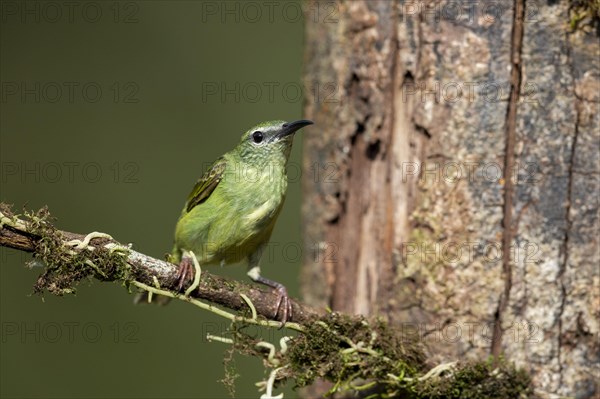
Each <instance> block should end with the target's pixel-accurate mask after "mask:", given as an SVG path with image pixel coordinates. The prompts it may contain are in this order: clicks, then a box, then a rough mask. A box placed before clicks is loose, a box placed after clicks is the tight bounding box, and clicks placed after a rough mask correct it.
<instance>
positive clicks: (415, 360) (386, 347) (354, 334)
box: [286, 313, 425, 393]
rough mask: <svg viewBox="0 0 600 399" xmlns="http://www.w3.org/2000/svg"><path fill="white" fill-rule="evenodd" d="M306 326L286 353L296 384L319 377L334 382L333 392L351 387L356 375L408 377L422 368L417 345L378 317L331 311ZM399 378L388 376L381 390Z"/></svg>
mask: <svg viewBox="0 0 600 399" xmlns="http://www.w3.org/2000/svg"><path fill="white" fill-rule="evenodd" d="M307 328H308V329H307V331H306V332H305V333H303V334H300V335H299V336H298V337H297V338H295V339H294V340H293V341H292V343H291V344H290V351H289V352H288V354H287V356H286V358H287V359H286V360H287V361H288V362H289V365H290V367H291V370H292V376H293V378H294V381H295V383H296V385H297V386H299V387H302V386H305V385H309V384H311V383H312V382H313V381H314V380H315V379H316V378H324V379H327V380H329V381H331V382H333V383H334V384H335V385H334V388H333V389H332V393H333V391H338V390H339V391H344V390H352V389H353V387H354V388H355V387H356V384H357V381H377V382H379V381H390V375H395V376H404V377H410V376H414V375H417V373H418V372H420V371H422V370H423V369H424V362H425V356H424V353H423V351H422V348H421V346H420V345H419V344H418V343H417V342H414V341H409V340H406V339H404V338H403V337H402V335H401V334H399V333H398V332H397V331H394V329H392V328H391V327H390V326H389V325H388V324H387V323H385V322H384V321H382V320H376V321H373V322H368V321H367V320H366V319H364V318H362V317H352V316H347V315H340V314H337V313H332V314H329V315H327V316H325V317H323V318H321V319H320V320H318V321H316V322H314V323H311V324H310V325H309V326H307ZM399 382H400V383H401V382H402V379H400V380H397V379H396V380H394V379H392V381H391V383H390V384H387V386H384V389H383V391H388V393H391V392H393V391H396V390H397V389H398V388H399V387H400V386H401V384H399ZM353 384H354V385H353ZM384 385H386V384H384ZM367 386H369V385H368V384H367ZM386 388H389V389H386Z"/></svg>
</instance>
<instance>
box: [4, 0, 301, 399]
mask: <svg viewBox="0 0 600 399" xmlns="http://www.w3.org/2000/svg"><path fill="white" fill-rule="evenodd" d="M249 4H250V6H249ZM271 4H272V5H267V4H265V3H262V2H258V3H256V2H251V3H246V2H234V1H226V2H213V1H210V2H200V1H137V2H130V1H123V2H118V1H95V2H94V1H92V2H82V3H69V2H42V1H27V2H21V1H4V0H3V1H1V2H0V11H1V14H0V21H1V28H0V80H1V92H0V95H1V98H0V106H1V110H0V146H1V150H0V156H1V159H0V161H1V163H0V165H1V167H2V169H1V179H2V180H1V189H0V200H1V201H3V202H8V203H12V204H14V207H15V210H16V211H18V212H20V211H21V210H22V207H23V206H26V207H27V209H38V208H40V207H42V206H44V205H48V207H49V209H50V211H51V213H52V215H53V216H55V217H56V218H57V219H58V220H57V226H58V227H59V228H61V229H64V230H68V231H74V232H79V233H86V232H91V231H102V232H107V233H110V234H111V235H112V236H113V237H114V238H115V239H117V240H120V241H121V242H124V243H129V242H130V243H133V246H134V248H135V249H137V250H139V251H141V252H144V253H146V254H149V255H152V256H155V257H159V258H163V257H164V254H165V253H167V252H169V251H170V249H171V245H172V235H173V229H174V225H175V222H176V219H177V217H178V215H179V212H180V209H181V207H182V205H183V203H184V201H185V198H186V196H187V194H188V192H189V191H190V190H191V188H192V186H193V185H194V183H195V181H196V179H197V178H199V177H200V175H201V174H202V172H203V170H204V169H205V168H206V167H207V165H208V164H210V162H212V161H213V160H214V159H215V158H217V157H218V156H219V155H221V154H222V153H224V152H225V151H228V150H229V149H230V148H232V147H233V146H234V145H235V144H236V143H237V142H238V140H239V136H240V135H241V133H242V132H243V131H245V130H246V129H248V128H249V127H251V126H252V125H253V124H255V123H257V122H260V121H263V120H270V119H285V120H292V119H299V118H301V117H302V116H303V115H302V92H301V91H299V89H300V75H301V70H302V65H301V62H302V54H303V53H302V52H303V49H302V45H303V23H304V22H303V18H302V16H301V15H299V11H300V10H301V5H300V4H299V3H294V2H287V1H286V2H271ZM290 4H291V5H290ZM306 131H308V132H309V133H308V134H310V130H307V129H305V132H306ZM301 136H302V135H301V134H300V135H298V136H297V138H296V142H295V144H294V150H293V152H292V156H291V163H292V165H293V170H294V176H290V186H289V190H288V197H287V202H286V204H285V207H284V209H283V212H282V214H281V216H280V218H279V221H278V224H277V227H276V229H275V232H274V234H273V241H275V242H276V243H277V245H274V246H273V247H272V248H273V250H272V251H271V253H270V254H268V255H266V256H265V257H264V259H263V272H264V275H265V276H267V277H269V278H272V279H274V280H277V281H281V282H282V283H285V284H286V285H287V286H288V288H289V290H290V293H291V295H293V296H297V294H298V287H297V285H298V274H299V265H300V256H301V254H300V253H299V251H300V248H301V245H300V179H299V175H298V173H299V167H298V165H299V164H300V156H301V154H300V150H301V144H302V143H301V140H302V139H301ZM27 260H29V256H27V255H25V254H22V253H19V252H17V251H12V250H8V249H4V248H2V249H0V263H1V267H0V284H1V286H0V298H1V305H0V312H1V314H0V318H1V326H2V340H1V346H0V350H1V361H0V367H1V370H0V387H1V388H0V394H1V396H2V397H6V398H8V397H14V398H25V397H27V398H32V397H33V398H36V397H45V398H66V397H77V398H86V397H120V398H125V397H149V398H154V397H155V398H159V397H160V398H163V397H195V398H215V397H228V393H227V390H226V389H225V387H224V386H223V384H221V383H219V382H218V380H220V379H221V378H223V376H224V368H223V358H224V356H225V350H226V349H227V347H226V345H224V344H221V343H209V342H207V341H206V339H205V336H206V334H207V333H212V334H219V333H220V332H223V331H225V330H226V329H227V327H228V323H227V322H226V321H225V320H223V319H220V318H217V317H216V316H215V317H213V316H212V315H210V314H207V313H206V312H202V311H199V310H197V309H195V308H194V307H192V306H190V305H186V304H182V303H172V304H171V305H169V306H168V307H163V308H161V307H154V306H139V307H136V306H134V305H133V304H132V296H131V295H129V294H128V293H127V292H126V290H124V289H123V288H121V287H120V286H118V285H115V284H108V283H105V284H102V283H99V282H92V283H83V284H82V285H80V286H79V289H78V293H77V295H76V296H68V297H63V298H56V297H52V296H50V295H46V296H45V298H44V299H45V300H44V301H43V300H42V298H41V297H38V296H30V293H31V290H32V284H33V283H34V281H35V279H36V276H37V275H38V274H39V270H36V269H34V270H28V269H26V268H24V266H23V265H24V263H25V262H26V261H27ZM212 271H213V272H216V273H220V274H223V275H228V276H231V277H233V278H236V279H242V280H245V281H248V280H247V277H246V275H245V272H246V269H245V266H235V267H230V268H218V267H215V268H213V269H212ZM256 333H259V332H258V331H256ZM262 333H263V334H264V336H266V338H270V339H277V337H278V336H279V335H280V334H281V333H280V332H273V331H267V332H264V331H263V332H262ZM235 362H236V367H237V371H238V373H239V374H240V377H239V379H238V380H237V381H236V394H235V396H236V397H258V396H259V394H258V392H257V389H256V387H255V386H254V383H255V382H258V381H260V380H262V379H263V378H265V377H266V376H265V375H264V371H263V367H262V365H261V362H260V361H259V360H258V359H254V358H244V357H236V358H235ZM279 391H280V390H276V393H278V392H279ZM294 396H296V394H295V393H294V392H293V391H291V387H286V397H288V398H289V397H294Z"/></svg>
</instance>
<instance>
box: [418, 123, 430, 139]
mask: <svg viewBox="0 0 600 399" xmlns="http://www.w3.org/2000/svg"><path fill="white" fill-rule="evenodd" d="M415 130H416V131H417V132H419V133H421V134H422V135H423V136H425V137H427V138H428V139H430V138H431V133H429V130H427V129H426V128H425V127H423V126H421V125H417V124H416V123H415Z"/></svg>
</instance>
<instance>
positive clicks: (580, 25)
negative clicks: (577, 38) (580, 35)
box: [569, 0, 600, 31]
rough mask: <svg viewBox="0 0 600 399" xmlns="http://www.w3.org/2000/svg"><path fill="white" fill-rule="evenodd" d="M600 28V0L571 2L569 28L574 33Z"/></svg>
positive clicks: (571, 0)
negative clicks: (588, 28) (590, 28)
mask: <svg viewBox="0 0 600 399" xmlns="http://www.w3.org/2000/svg"><path fill="white" fill-rule="evenodd" d="M588 26H590V27H593V28H595V29H599V28H600V0H570V1H569V27H570V28H571V30H572V31H575V30H578V29H585V28H586V27H588Z"/></svg>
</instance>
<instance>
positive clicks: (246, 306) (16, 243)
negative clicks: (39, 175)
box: [0, 203, 534, 398]
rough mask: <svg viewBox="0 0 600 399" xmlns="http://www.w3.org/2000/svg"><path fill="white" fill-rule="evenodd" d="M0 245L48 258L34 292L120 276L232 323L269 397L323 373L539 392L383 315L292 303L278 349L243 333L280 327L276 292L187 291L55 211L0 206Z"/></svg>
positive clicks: (450, 393)
mask: <svg viewBox="0 0 600 399" xmlns="http://www.w3.org/2000/svg"><path fill="white" fill-rule="evenodd" d="M0 246H4V247H9V248H14V249H17V250H21V251H26V252H30V253H32V254H33V261H32V262H30V264H36V263H40V264H43V265H44V271H43V273H42V274H41V275H40V276H39V277H38V280H37V282H36V283H35V285H34V291H35V292H44V291H48V292H50V293H52V294H56V295H64V294H68V293H73V292H74V291H75V286H76V284H77V283H78V282H79V281H81V280H83V279H87V278H95V279H98V280H100V281H118V282H120V283H122V284H123V285H125V286H126V287H130V286H131V285H133V286H136V287H138V288H140V289H143V290H145V291H147V292H149V293H152V294H160V295H164V296H167V297H171V298H175V299H180V300H184V301H187V302H190V303H192V304H194V305H196V306H198V307H201V308H203V309H205V310H208V311H211V312H213V313H216V314H218V315H220V316H222V317H225V318H227V319H229V320H231V321H232V327H231V331H230V332H229V333H230V336H231V338H223V337H210V338H211V339H213V340H215V341H220V342H223V343H227V344H232V345H233V346H232V349H233V350H235V351H237V352H240V353H244V354H249V355H253V356H259V357H261V358H262V359H263V360H264V364H265V368H266V369H267V370H268V371H269V372H268V375H269V377H268V379H267V380H266V381H264V382H262V383H261V384H259V385H261V387H262V388H263V389H265V390H266V394H264V395H263V397H264V398H275V397H280V396H281V395H278V396H274V395H273V394H272V391H273V389H274V387H275V386H276V385H277V384H279V383H281V382H283V381H288V380H291V381H293V382H294V383H295V384H296V386H305V385H308V384H310V383H312V382H313V381H314V380H315V379H317V378H323V379H326V380H328V381H330V382H331V383H332V384H333V387H332V388H331V391H330V393H331V394H333V393H336V392H354V393H358V395H359V397H381V398H389V397H399V398H462V397H469V398H506V397H513V398H528V397H534V396H533V393H532V388H531V382H530V380H529V376H528V375H527V374H526V373H525V372H523V371H521V370H517V369H515V367H514V366H513V365H510V364H508V363H507V362H504V361H496V362H492V361H490V360H486V361H483V362H463V363H456V362H450V363H447V364H443V365H436V366H435V367H434V365H431V364H428V363H427V358H426V355H425V349H424V347H423V346H422V344H421V343H420V342H418V341H415V338H414V337H413V336H410V337H405V336H403V334H402V333H401V331H398V330H396V329H395V328H394V327H393V326H390V325H389V324H387V323H386V322H384V321H382V320H367V319H365V318H364V317H362V316H349V315H343V314H338V313H327V312H320V311H318V310H316V309H313V308H311V307H309V306H307V305H304V304H302V303H300V302H298V301H292V306H293V319H292V320H291V321H292V323H288V324H286V326H287V327H288V328H292V329H294V330H296V331H298V332H299V333H300V334H298V335H297V336H296V337H293V338H292V337H284V338H283V339H282V340H281V342H280V346H281V350H280V351H279V352H277V351H276V349H275V346H274V345H273V344H271V343H267V342H260V341H257V340H255V339H253V338H251V337H249V336H248V335H246V334H244V333H243V326H244V325H247V324H258V325H262V326H265V327H279V325H280V324H279V323H278V322H275V321H271V320H269V318H270V317H272V316H273V315H274V313H275V312H276V309H275V304H276V302H277V301H276V295H275V294H274V293H272V292H268V291H264V290H261V289H257V288H255V287H253V286H251V285H249V284H245V283H241V282H237V281H231V280H228V279H225V278H223V277H219V276H215V275H212V274H210V273H208V272H206V271H201V278H200V279H196V280H194V282H193V283H192V286H191V287H189V288H188V289H187V290H186V292H185V294H181V293H178V292H177V291H176V290H175V286H176V278H175V275H176V272H177V266H176V265H173V264H171V263H168V262H166V261H162V260H159V259H155V258H152V257H150V256H147V255H144V254H142V253H139V252H136V251H134V250H132V249H131V248H130V247H129V246H128V245H123V244H120V243H118V242H117V241H115V240H113V239H112V238H111V237H110V236H109V235H107V234H104V233H90V234H88V235H85V236H84V235H81V234H76V233H70V232H66V231H61V230H57V229H56V228H55V227H54V225H53V223H52V222H51V219H50V215H49V213H48V211H47V209H42V210H40V211H38V212H35V213H25V215H24V216H22V217H18V216H16V215H14V214H13V213H12V211H11V209H10V207H9V206H8V205H6V204H4V203H0ZM196 267H197V269H196V270H197V271H200V267H199V265H196ZM196 286H197V288H196ZM207 302H210V303H207ZM212 304H216V305H220V306H221V307H224V308H228V309H230V310H233V311H236V312H238V314H233V313H231V312H228V311H227V310H223V309H219V308H217V307H215V306H213V305H212ZM496 360H497V359H496Z"/></svg>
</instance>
